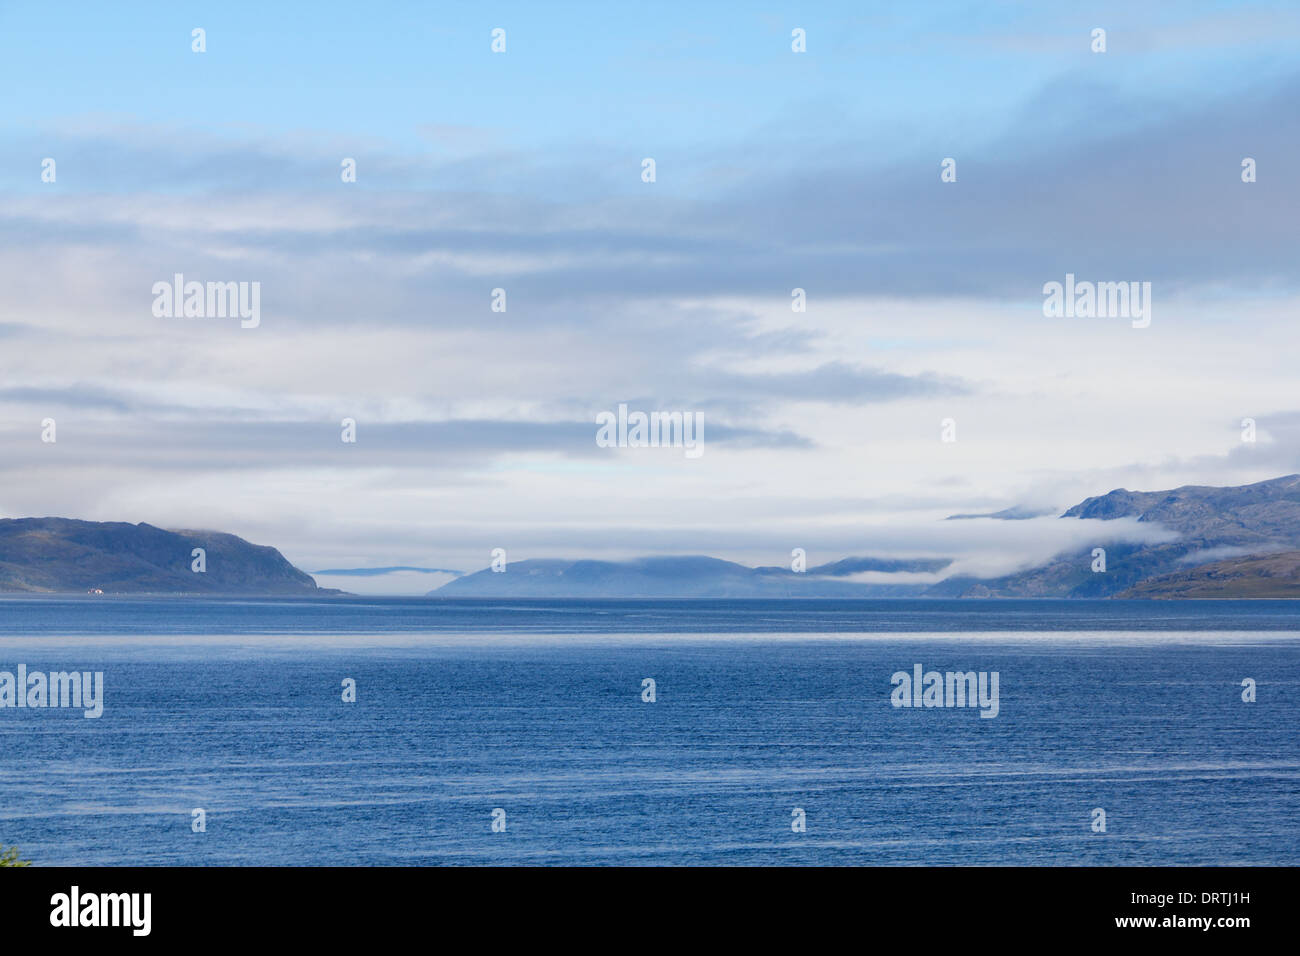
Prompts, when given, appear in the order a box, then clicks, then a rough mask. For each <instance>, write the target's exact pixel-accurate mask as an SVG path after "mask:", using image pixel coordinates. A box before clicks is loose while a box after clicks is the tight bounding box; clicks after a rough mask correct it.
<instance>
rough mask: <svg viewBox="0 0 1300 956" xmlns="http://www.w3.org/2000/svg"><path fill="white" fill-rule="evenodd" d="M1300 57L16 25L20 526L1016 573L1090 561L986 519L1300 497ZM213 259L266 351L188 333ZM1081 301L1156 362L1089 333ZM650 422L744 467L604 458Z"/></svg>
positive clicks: (834, 10) (345, 13)
mask: <svg viewBox="0 0 1300 956" xmlns="http://www.w3.org/2000/svg"><path fill="white" fill-rule="evenodd" d="M194 27H202V28H204V29H205V30H206V40H207V52H206V53H203V54H195V53H193V52H191V49H190V43H191V39H190V31H191V30H192V29H193V28H194ZM497 27H500V28H503V29H505V30H506V42H507V50H506V52H505V53H504V54H494V53H492V52H491V49H490V44H491V31H492V30H493V29H494V28H497ZM796 27H799V28H802V29H804V30H806V33H807V44H808V50H807V52H806V53H803V54H794V53H792V52H791V49H790V42H791V40H790V34H791V30H792V29H794V28H796ZM1096 27H1101V28H1103V29H1105V30H1106V31H1107V51H1106V53H1105V54H1096V53H1093V52H1092V50H1091V48H1090V44H1091V38H1090V34H1091V31H1092V30H1093V29H1094V28H1096ZM1297 53H1300V9H1298V8H1296V7H1295V5H1294V4H1288V3H1253V2H1252V3H1154V4H1131V3H1113V4H1088V3H1068V4H1067V3H1061V4H1036V3H1034V4H1030V3H1026V4H987V3H924V4H901V3H900V4H894V5H884V4H861V3H819V4H791V5H775V6H769V5H765V4H756V5H749V4H738V3H737V4H731V3H727V4H722V3H715V4H694V3H692V4H680V5H675V4H669V5H660V6H655V7H643V6H634V5H609V4H597V3H590V4H576V3H571V4H536V3H529V4H486V5H485V4H457V5H448V4H381V5H362V4H340V3H314V4H270V5H267V4H242V3H222V4H162V3H158V4H149V3H140V4H136V3H133V4H124V5H104V4H73V5H64V6H62V7H60V8H59V10H58V11H57V12H51V10H50V9H49V8H48V7H44V6H41V5H37V4H16V3H9V4H4V5H0V88H2V89H4V90H5V91H6V92H5V109H4V110H3V114H2V115H0V142H2V143H3V145H4V149H3V150H0V155H3V162H0V189H3V191H4V193H5V195H6V196H7V197H8V202H6V204H5V207H4V208H3V209H0V282H3V283H4V286H5V288H6V290H7V294H6V295H5V296H4V297H3V298H0V341H3V344H4V345H5V346H6V348H5V350H4V358H3V360H0V373H3V375H4V382H5V385H4V387H3V388H0V439H3V440H4V441H5V443H6V446H5V447H7V448H8V449H9V454H7V455H6V456H4V459H3V463H2V464H0V471H2V472H3V478H4V481H5V489H6V490H5V492H4V493H3V495H0V514H5V515H26V514H64V515H70V516H76V517H85V518H96V519H101V520H130V521H149V522H151V523H154V524H158V525H162V526H167V527H195V526H208V527H214V528H218V529H221V530H229V531H232V532H235V533H238V534H242V535H244V536H246V537H249V538H250V539H252V540H255V541H259V542H265V543H270V544H274V545H276V546H278V547H281V548H282V550H284V551H285V553H286V555H287V556H288V557H290V559H291V560H294V561H295V562H296V563H298V564H299V565H300V566H302V567H355V566H389V565H410V566H416V567H439V568H445V567H453V568H465V569H472V568H475V567H481V566H483V565H484V564H485V563H486V556H487V554H488V553H489V552H490V550H491V548H493V547H497V546H507V547H509V548H510V549H511V553H512V556H513V557H514V558H516V559H522V558H526V557H566V556H580V555H590V556H595V557H618V556H630V555H635V554H648V553H683V552H704V553H711V554H716V555H718V556H721V557H729V558H733V559H737V560H743V561H747V562H750V563H767V564H772V563H782V558H783V556H785V555H788V553H789V551H790V549H791V548H792V547H795V546H800V547H804V548H806V549H807V550H808V551H809V560H810V563H820V562H823V561H829V560H835V559H837V558H839V557H843V556H846V555H850V554H879V555H903V556H913V555H917V556H924V555H940V556H945V557H946V556H952V555H954V554H956V555H961V556H965V557H964V558H963V560H964V561H965V563H964V564H962V565H959V566H958V570H960V571H962V572H964V573H984V572H986V573H989V574H993V573H998V572H1001V571H1003V570H1006V569H1007V568H1008V566H1013V565H1015V564H1016V563H1017V562H1022V561H1027V560H1030V559H1031V558H1033V557H1040V556H1041V552H1044V551H1048V552H1050V550H1051V549H1052V548H1055V547H1059V546H1061V541H1060V539H1059V537H1057V535H1059V532H1058V531H1057V530H1054V529H1055V528H1056V527H1057V526H1056V525H1053V524H1052V522H1051V519H1045V520H1044V521H1042V522H1037V521H1030V522H993V523H989V522H980V521H975V522H950V523H947V524H946V525H945V524H943V523H942V522H941V519H942V517H943V516H944V515H946V514H951V513H957V512H965V513H975V512H983V511H994V510H999V509H1001V508H1005V507H1009V506H1012V505H1017V504H1020V505H1024V506H1026V507H1035V508H1036V507H1053V506H1059V507H1066V506H1068V505H1070V504H1073V503H1074V502H1075V501H1077V500H1079V499H1081V498H1082V497H1085V496H1087V495H1091V494H1096V493H1100V492H1104V491H1106V490H1109V489H1110V488H1112V487H1116V486H1119V485H1127V486H1129V487H1140V488H1156V487H1168V486H1172V485H1177V484H1183V483H1189V482H1203V483H1236V482H1244V481H1249V480H1260V479H1263V478H1267V477H1273V476H1275V475H1277V474H1282V473H1286V472H1288V471H1300V458H1297V455H1296V453H1295V452H1294V451H1293V448H1294V447H1295V444H1294V442H1293V441H1292V440H1291V439H1292V438H1293V437H1300V413H1298V412H1297V405H1296V402H1295V401H1294V398H1293V395H1292V392H1293V380H1294V375H1293V369H1294V367H1295V362H1296V360H1297V358H1300V356H1297V355H1296V354H1295V336H1294V334H1293V324H1294V316H1295V314H1296V309H1297V298H1296V296H1297V289H1296V269H1295V262H1296V261H1297V253H1298V252H1300V248H1298V245H1297V234H1296V230H1295V225H1294V210H1295V208H1297V207H1298V206H1300V186H1298V185H1297V180H1296V177H1295V176H1294V174H1293V170H1294V168H1295V162H1296V157H1297V155H1300V111H1298V110H1296V109H1295V106H1296V104H1297V102H1300V67H1298V66H1297V64H1298V63H1300V58H1298V57H1297ZM1246 156H1250V157H1253V158H1255V159H1256V160H1257V162H1258V166H1259V178H1258V181H1257V182H1255V183H1252V184H1250V185H1245V184H1243V183H1242V182H1241V180H1240V175H1239V173H1240V163H1241V160H1242V158H1243V157H1246ZM46 157H50V158H55V159H56V160H57V164H58V166H57V168H58V177H57V181H56V182H54V183H46V182H42V180H41V177H40V170H41V161H42V159H44V158H46ZM344 157H351V158H355V159H356V160H357V164H358V181H357V182H356V183H355V184H343V183H342V182H341V181H340V176H339V170H340V162H341V159H342V158H344ZM645 157H653V158H654V159H655V161H656V163H657V179H656V181H655V182H654V183H652V184H648V183H645V182H643V181H642V180H641V176H640V172H641V161H642V159H643V158H645ZM944 157H954V158H956V160H957V164H958V170H959V175H958V181H957V182H956V183H952V184H943V183H941V182H940V179H939V166H940V161H941V160H942V159H943V158H944ZM177 272H181V273H185V274H186V275H187V276H188V277H192V278H194V279H197V280H200V281H205V280H217V281H227V280H249V281H258V282H260V283H261V287H262V296H263V303H264V320H263V322H262V324H261V325H260V327H259V328H257V329H256V330H241V329H240V328H239V327H238V325H237V324H236V325H234V326H233V327H231V326H227V325H222V324H220V323H214V322H203V321H199V322H188V323H187V322H183V321H180V320H173V319H167V320H160V319H158V318H156V317H155V316H154V315H153V314H152V313H151V311H150V301H151V296H150V294H149V290H150V288H151V286H152V285H153V283H155V282H156V281H158V280H160V279H167V280H170V278H171V276H172V275H174V274H175V273H177ZM1067 272H1072V273H1077V274H1078V275H1080V276H1081V277H1084V278H1094V279H1098V280H1123V281H1130V280H1132V281H1137V280H1141V281H1150V282H1151V283H1152V284H1153V287H1154V289H1155V293H1154V296H1155V301H1156V307H1155V316H1156V317H1155V320H1154V321H1153V323H1152V326H1151V327H1150V328H1149V329H1145V330H1141V331H1140V332H1139V331H1136V330H1133V329H1131V328H1129V327H1128V326H1127V325H1126V324H1125V323H1115V322H1106V321H1096V322H1091V323H1082V322H1073V323H1068V322H1063V321H1055V322H1051V321H1048V320H1046V319H1045V318H1044V316H1043V313H1042V308H1041V304H1042V297H1041V292H1040V290H1041V288H1042V285H1043V283H1045V282H1048V281H1053V280H1060V279H1061V278H1062V277H1063V276H1064V275H1065V273H1067ZM497 287H502V288H506V289H507V290H508V292H509V297H510V298H509V302H510V304H509V310H508V312H506V313H505V314H497V313H493V312H491V311H490V309H489V308H488V299H489V294H490V292H491V290H492V289H494V288H497ZM796 287H799V288H804V289H805V290H806V292H807V296H808V302H809V308H808V311H807V312H806V313H798V314H795V313H792V312H791V309H790V296H791V290H792V289H793V288H796ZM621 402H627V403H630V404H631V405H632V406H633V407H637V408H644V409H646V410H653V409H685V410H698V411H701V412H703V413H704V414H705V416H706V418H707V420H708V422H709V425H708V436H709V442H710V444H709V450H708V453H707V454H706V455H705V456H704V457H703V458H702V459H700V460H699V461H695V462H683V461H681V460H680V456H679V457H678V458H671V457H665V456H663V455H638V454H636V453H635V452H633V451H631V450H613V451H611V450H609V449H601V448H597V447H596V446H595V444H594V442H593V441H592V433H593V432H594V427H593V425H592V422H593V419H594V415H596V414H597V413H599V412H601V411H605V410H609V409H613V408H615V407H617V405H618V404H619V403H621ZM1246 415H1250V416H1254V417H1257V418H1258V419H1259V421H1260V429H1261V434H1262V436H1263V437H1262V438H1261V441H1260V443H1259V444H1258V445H1257V446H1253V447H1250V448H1246V447H1243V446H1242V445H1241V442H1240V440H1239V437H1238V432H1239V422H1240V420H1241V418H1242V417H1243V416H1246ZM46 416H52V417H55V418H57V419H58V421H59V428H60V437H59V441H58V443H57V446H49V445H43V444H41V443H40V442H39V441H36V440H35V439H34V437H33V436H34V435H36V434H37V432H36V431H34V430H33V428H34V426H33V424H32V423H33V422H39V421H40V420H42V419H43V418H44V417H46ZM344 416H349V417H353V418H355V419H356V420H357V421H358V422H359V434H360V436H361V437H360V439H359V441H358V443H357V444H356V445H355V446H352V447H344V446H341V445H340V444H339V442H338V440H337V432H338V422H339V421H340V419H341V418H342V417H344ZM947 417H955V418H956V419H957V420H958V422H959V423H960V435H961V440H960V441H959V442H958V443H957V444H956V445H955V446H953V447H942V448H941V447H939V446H938V443H937V441H936V440H935V434H936V430H937V427H938V422H939V421H940V420H941V419H943V418H947ZM957 524H960V525H961V526H962V527H961V528H958V529H954V528H953V525H957ZM1008 524H1015V525H1017V528H1015V529H1006V528H1004V527H1002V526H1004V525H1008ZM991 525H996V526H997V527H992V526H991ZM410 586H412V587H416V586H418V585H410Z"/></svg>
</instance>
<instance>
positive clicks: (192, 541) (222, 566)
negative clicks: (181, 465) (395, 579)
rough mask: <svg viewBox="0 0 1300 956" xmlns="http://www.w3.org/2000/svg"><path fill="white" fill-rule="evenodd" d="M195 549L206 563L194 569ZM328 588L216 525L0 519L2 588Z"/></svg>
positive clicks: (272, 591) (277, 591)
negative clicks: (170, 527)
mask: <svg viewBox="0 0 1300 956" xmlns="http://www.w3.org/2000/svg"><path fill="white" fill-rule="evenodd" d="M195 548H202V549H203V551H204V556H203V560H204V565H205V569H204V570H203V571H202V572H197V571H194V570H192V566H193V562H194V560H195V559H194V557H193V551H194V549H195ZM94 590H102V591H103V592H104V593H106V594H115V593H135V594H140V593H151V594H174V593H203V594H266V595H294V594H328V593H336V592H332V591H330V590H327V589H322V588H318V587H317V586H316V582H315V581H314V580H312V578H311V577H310V576H308V575H307V574H305V573H303V572H302V571H299V570H298V569H297V568H295V567H294V566H293V565H292V564H290V563H289V562H288V561H287V560H285V558H284V556H283V555H282V554H280V552H279V551H277V550H276V549H275V548H271V547H266V546H262V545H256V544H250V543H249V542H247V541H245V540H244V539H243V538H239V537H236V536H235V535H233V534H221V533H219V532H216V531H165V530H163V529H162V528H155V527H153V526H152V525H148V524H126V523H123V522H113V521H110V522H99V521H78V520H76V519H72V518H5V519H0V591H8V592H14V591H19V592H23V591H26V592H83V593H84V592H86V591H94Z"/></svg>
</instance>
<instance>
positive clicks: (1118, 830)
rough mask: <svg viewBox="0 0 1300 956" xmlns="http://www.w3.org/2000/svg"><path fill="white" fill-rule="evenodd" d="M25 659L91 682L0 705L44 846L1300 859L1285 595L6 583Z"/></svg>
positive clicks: (650, 855) (24, 844)
mask: <svg viewBox="0 0 1300 956" xmlns="http://www.w3.org/2000/svg"><path fill="white" fill-rule="evenodd" d="M19 664H23V665H26V667H27V670H28V671H29V672H33V671H66V670H74V669H75V670H78V671H86V670H89V671H102V672H103V674H104V685H105V688H104V711H103V716H102V717H100V718H98V719H86V718H85V717H83V716H82V713H81V711H80V710H72V709H50V708H44V709H40V708H38V709H32V708H22V709H19V708H8V707H7V708H0V844H2V845H10V844H16V845H18V846H19V847H20V848H21V850H22V854H23V856H24V857H26V858H29V859H32V860H33V861H35V862H36V863H38V864H187V865H204V864H335V863H343V864H348V863H361V864H596V863H602V864H608V863H621V864H718V863H723V864H844V863H849V864H859V863H860V864H919V863H928V864H990V863H991V864H998V863H1007V864H1016V863H1025V864H1044V865H1046V864H1082V865H1093V864H1211V865H1213V864H1288V865H1300V733H1298V731H1300V719H1298V718H1300V603H1297V602H1240V603H1233V602H1186V603H1177V604H1175V603H1165V602H1151V603H1148V602H1114V601H1098V602H1063V601H988V602H979V601H963V602H956V601H817V602H802V601H761V602H760V601H743V602H735V601H617V602H613V601H611V602H593V601H589V602H582V601H553V602H539V601H520V602H508V603H504V602H487V601H477V602H476V601H431V600H419V599H363V598H348V599H330V600H285V601H278V600H277V601H262V600H258V601H248V600H183V599H116V598H107V599H105V598H98V599H93V598H86V599H80V598H78V599H33V598H18V599H8V600H0V671H8V672H16V671H17V668H18V665H19ZM916 664H920V665H922V666H923V669H924V670H925V671H930V670H935V671H940V672H947V671H977V672H978V671H984V672H993V671H996V672H998V674H999V713H998V715H997V716H996V717H995V718H992V719H982V718H981V717H980V711H979V710H978V709H975V708H956V707H954V708H941V707H936V708H895V707H893V706H892V705H891V703H890V693H891V690H892V689H893V687H892V684H891V675H893V674H894V673H895V672H898V671H906V672H909V673H910V672H911V671H912V669H913V667H914V665H916ZM349 678H350V679H352V680H354V681H355V682H356V688H357V700H356V702H355V703H344V702H343V700H342V699H341V695H342V692H343V688H342V684H343V681H344V680H345V679H349ZM645 678H652V679H653V680H654V681H655V690H656V696H657V699H656V700H655V701H654V702H653V703H647V702H644V701H643V700H642V686H643V680H644V679H645ZM1246 678H1251V679H1253V680H1254V681H1255V682H1256V684H1257V691H1256V693H1257V700H1256V701H1255V702H1254V703H1245V702H1243V700H1242V692H1243V688H1242V681H1243V680H1244V679H1246ZM2 679H3V677H2V676H0V680H2ZM195 808H203V809H204V811H205V813H206V825H207V829H206V832H203V833H195V832H192V828H191V821H192V818H193V817H192V811H193V810H194V809H195ZM498 808H499V809H501V810H504V811H505V822H506V828H505V832H493V829H492V817H493V811H494V810H495V809H498ZM795 808H799V809H802V810H803V811H804V814H805V817H806V821H807V829H806V832H802V833H798V832H794V831H792V829H791V821H792V819H793V817H792V811H793V810H794V809H795ZM1096 808H1101V809H1104V810H1105V814H1106V831H1105V832H1104V833H1099V832H1093V829H1092V822H1093V818H1094V810H1095V809H1096Z"/></svg>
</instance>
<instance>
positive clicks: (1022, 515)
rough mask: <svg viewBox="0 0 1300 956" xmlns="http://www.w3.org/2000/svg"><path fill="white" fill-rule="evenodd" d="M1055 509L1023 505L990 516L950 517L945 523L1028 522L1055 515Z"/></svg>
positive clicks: (989, 514)
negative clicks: (989, 519) (972, 519)
mask: <svg viewBox="0 0 1300 956" xmlns="http://www.w3.org/2000/svg"><path fill="white" fill-rule="evenodd" d="M1055 512H1056V509H1055V508H1026V507H1024V506H1023V505H1015V506H1013V507H1011V508H1003V509H1002V510H1001V511H992V512H989V513H988V514H973V515H948V517H946V518H944V519H943V520H944V521H963V520H967V519H970V518H996V519H997V520H998V521H1026V520H1028V519H1029V518H1041V517H1043V516H1044V515H1050V514H1054V513H1055Z"/></svg>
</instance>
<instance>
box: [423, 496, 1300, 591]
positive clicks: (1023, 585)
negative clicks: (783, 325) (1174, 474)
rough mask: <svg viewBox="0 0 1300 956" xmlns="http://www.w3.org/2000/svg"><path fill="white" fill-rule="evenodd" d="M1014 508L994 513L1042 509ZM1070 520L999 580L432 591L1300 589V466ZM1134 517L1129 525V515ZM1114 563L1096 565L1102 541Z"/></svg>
mask: <svg viewBox="0 0 1300 956" xmlns="http://www.w3.org/2000/svg"><path fill="white" fill-rule="evenodd" d="M1033 516H1034V515H1033V513H1032V512H1029V511H1027V510H1025V509H1020V508H1011V509H1007V510H1006V511H1003V512H997V513H995V514H991V515H987V516H975V515H970V516H968V515H954V516H952V519H950V520H955V519H962V518H968V517H971V518H973V517H989V518H998V519H1003V520H1018V519H1027V518H1030V517H1033ZM1120 518H1128V519H1134V520H1136V521H1137V522H1138V523H1145V524H1151V525H1153V526H1158V527H1159V528H1160V529H1162V531H1163V532H1164V533H1165V538H1166V540H1163V541H1159V542H1155V543H1146V544H1142V543H1132V542H1126V541H1123V540H1122V536H1121V535H1119V534H1118V533H1117V532H1116V533H1111V532H1110V531H1108V529H1107V527H1106V522H1108V521H1114V520H1116V519H1120ZM1059 520H1063V521H1070V520H1089V521H1090V522H1092V525H1091V527H1092V528H1093V530H1094V533H1095V534H1094V537H1093V539H1092V540H1091V541H1090V542H1089V544H1088V545H1087V546H1086V547H1081V548H1079V549H1078V550H1077V551H1070V552H1066V553H1063V554H1059V555H1057V556H1056V557H1054V558H1053V559H1052V560H1050V561H1048V562H1046V563H1045V564H1043V565H1040V566H1038V567H1034V568H1030V569H1027V570H1024V571H1019V572H1017V573H1014V574H1009V575H1005V576H1002V577H999V578H974V577H969V576H965V577H950V578H947V579H944V580H940V581H939V582H937V583H925V582H920V583H911V582H905V583H897V584H882V583H875V582H872V583H867V582H864V581H861V580H855V579H854V576H855V575H861V574H863V573H865V572H892V573H898V572H911V573H918V574H930V575H933V574H936V573H938V572H941V571H942V570H943V569H944V568H946V567H948V566H949V565H950V564H951V561H950V560H948V559H943V558H936V559H921V560H892V559H887V558H872V557H865V558H845V559H843V560H841V561H836V562H833V563H830V564H824V565H820V566H818V567H813V568H809V569H808V570H807V572H806V573H801V574H796V573H794V572H792V571H790V570H789V569H788V568H779V567H769V568H762V567H760V568H749V567H746V566H744V565H740V564H735V563H732V562H730V561H722V560H719V559H717V558H708V557H665V558H641V559H639V560H635V561H622V562H613V561H555V560H530V561H520V562H516V563H513V564H511V565H509V567H508V569H507V572H506V573H504V574H498V573H493V572H492V571H490V570H484V571H479V572H476V573H474V574H470V575H466V576H465V577H462V578H458V579H456V580H455V581H451V582H449V583H448V584H446V585H444V586H443V587H441V588H438V589H437V590H436V591H431V592H430V594H433V595H437V596H439V597H458V596H464V597H656V598H661V597H663V598H669V597H672V598H692V597H732V598H741V597H1044V598H1046V597H1053V598H1056V597H1070V598H1102V597H1210V596H1222V597H1263V596H1268V597H1300V577H1298V576H1297V574H1295V573H1293V571H1295V566H1294V565H1293V564H1290V563H1288V562H1291V561H1294V560H1297V559H1295V558H1294V557H1288V554H1291V555H1294V554H1296V553H1300V475H1287V476H1285V477H1283V478H1274V479H1271V480H1269V481H1261V482H1257V483H1256V484H1252V485H1244V486H1241V487H1233V488H1214V487H1210V486H1204V485H1187V486H1184V487H1182V488H1175V489H1173V490H1170V491H1128V490H1127V489H1124V488H1118V489H1116V490H1114V491H1111V492H1108V493H1107V494H1104V495H1098V496H1095V497H1092V498H1088V499H1086V500H1084V501H1082V502H1080V503H1079V504H1077V505H1075V506H1074V507H1072V508H1070V509H1069V510H1067V511H1066V512H1065V513H1064V514H1062V515H1061V517H1060V519H1059ZM1126 524H1127V523H1126ZM1097 547H1101V548H1104V549H1105V551H1106V570H1105V572H1104V573H1102V572H1094V571H1093V570H1092V566H1093V555H1092V551H1093V549H1094V548H1097Z"/></svg>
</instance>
